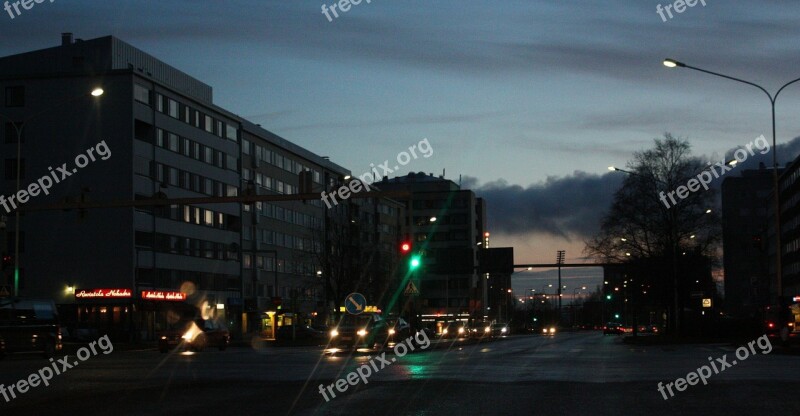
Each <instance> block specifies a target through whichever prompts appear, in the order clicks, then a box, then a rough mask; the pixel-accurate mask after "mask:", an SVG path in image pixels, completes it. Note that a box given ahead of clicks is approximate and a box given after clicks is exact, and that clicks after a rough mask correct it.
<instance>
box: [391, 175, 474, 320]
mask: <svg viewBox="0 0 800 416" xmlns="http://www.w3.org/2000/svg"><path fill="white" fill-rule="evenodd" d="M377 186H378V187H379V188H380V189H381V190H385V191H406V192H409V193H410V197H406V198H397V199H398V200H399V201H400V202H403V203H404V204H405V225H406V230H405V233H406V238H405V240H407V241H410V242H411V244H412V251H413V254H416V255H419V259H420V265H419V266H417V267H416V269H415V270H412V271H411V273H410V281H411V282H412V283H413V284H414V286H415V287H416V289H417V290H418V292H419V294H418V296H416V295H412V296H407V297H406V310H407V312H408V313H410V314H412V315H415V316H418V317H419V320H420V322H418V324H422V325H425V326H433V325H435V323H436V322H442V321H451V320H464V321H466V320H469V319H483V317H484V315H485V314H486V312H487V309H486V307H487V305H486V303H485V299H486V287H487V286H486V282H485V281H484V280H485V278H484V277H481V276H480V275H479V274H478V273H477V270H476V265H477V250H478V248H479V245H478V243H482V241H483V235H484V232H485V224H486V218H485V212H486V208H485V202H484V201H483V199H481V198H478V197H476V196H475V193H474V192H472V191H471V190H466V189H461V188H460V186H459V185H458V184H456V183H454V182H453V181H451V180H448V179H445V178H444V177H442V176H439V177H436V176H433V175H432V174H425V173H422V172H420V173H410V174H408V175H406V176H402V177H395V178H392V179H388V178H384V179H383V180H382V181H380V182H378V183H377ZM406 267H412V268H413V267H414V266H410V265H406Z"/></svg>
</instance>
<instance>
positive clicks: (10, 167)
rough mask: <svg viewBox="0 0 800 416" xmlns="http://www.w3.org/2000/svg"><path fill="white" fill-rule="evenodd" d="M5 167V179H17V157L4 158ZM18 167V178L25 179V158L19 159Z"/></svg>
mask: <svg viewBox="0 0 800 416" xmlns="http://www.w3.org/2000/svg"><path fill="white" fill-rule="evenodd" d="M5 167H6V179H8V180H15V179H17V159H6V163H5ZM19 168H20V171H19V173H20V174H19V178H20V179H25V159H20V161H19Z"/></svg>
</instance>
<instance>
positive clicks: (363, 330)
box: [356, 329, 367, 337]
mask: <svg viewBox="0 0 800 416" xmlns="http://www.w3.org/2000/svg"><path fill="white" fill-rule="evenodd" d="M356 334H358V336H360V337H363V336H364V335H367V330H366V329H359V330H358V332H356Z"/></svg>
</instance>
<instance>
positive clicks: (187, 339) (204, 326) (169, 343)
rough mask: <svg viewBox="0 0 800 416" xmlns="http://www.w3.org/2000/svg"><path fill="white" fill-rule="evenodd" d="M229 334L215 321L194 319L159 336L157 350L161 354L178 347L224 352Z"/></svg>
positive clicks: (229, 337)
mask: <svg viewBox="0 0 800 416" xmlns="http://www.w3.org/2000/svg"><path fill="white" fill-rule="evenodd" d="M230 342H231V334H230V331H228V328H227V327H226V326H225V324H223V323H222V322H220V321H217V320H216V319H202V318H198V319H194V320H191V321H179V322H178V323H177V324H176V325H173V326H172V328H170V329H168V330H166V331H163V332H162V333H161V334H160V336H159V341H158V350H159V351H161V352H162V353H166V352H167V351H169V350H171V349H173V348H176V347H180V348H183V349H186V350H193V351H202V350H204V349H205V348H207V347H216V348H218V349H219V350H220V351H225V349H226V348H228V345H230Z"/></svg>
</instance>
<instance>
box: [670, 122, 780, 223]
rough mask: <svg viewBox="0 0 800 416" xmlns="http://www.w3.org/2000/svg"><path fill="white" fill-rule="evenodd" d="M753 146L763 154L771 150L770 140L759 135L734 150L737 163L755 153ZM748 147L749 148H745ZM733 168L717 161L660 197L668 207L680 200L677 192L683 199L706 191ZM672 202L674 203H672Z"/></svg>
mask: <svg viewBox="0 0 800 416" xmlns="http://www.w3.org/2000/svg"><path fill="white" fill-rule="evenodd" d="M753 147H755V148H756V149H758V150H759V153H760V154H762V155H765V154H767V152H769V150H770V146H769V142H768V141H767V139H766V138H764V135H763V134H762V135H761V136H758V137H757V138H756V139H755V140H754V141H752V142H750V143H747V144H746V145H745V146H744V147H743V148H739V149H736V151H735V152H733V157H734V158H735V159H736V163H737V164H739V163H742V162H744V161H745V160H747V157H748V152H749V155H750V156H753V155H755V152H754V151H753ZM745 149H747V150H745ZM717 167H719V173H717ZM730 170H733V167H732V166H729V165H728V164H727V163H725V162H717V163H715V164H714V165H711V167H710V170H708V169H707V170H704V171H702V172H700V173H699V174H698V175H697V178H692V179H689V181H687V182H686V185H681V186H679V187H677V188H675V190H674V191H669V192H667V193H666V194H665V193H664V191H661V192H659V194H658V195H659V198H658V199H660V200H661V202H662V203H663V204H664V206H666V207H667V208H668V209H669V208H671V207H672V206H674V205H675V204H677V203H678V202H677V201H676V200H675V196H674V195H676V194H677V196H678V198H680V199H681V200H683V199H686V197H688V196H689V192H697V191H699V190H700V187H701V186H702V187H703V188H704V189H705V190H706V191H707V190H708V184H710V183H711V181H713V180H714V179H716V178H719V177H720V176H722V175H725V174H726V173H727V172H728V171H730ZM667 197H669V201H667ZM670 202H672V204H670Z"/></svg>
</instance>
